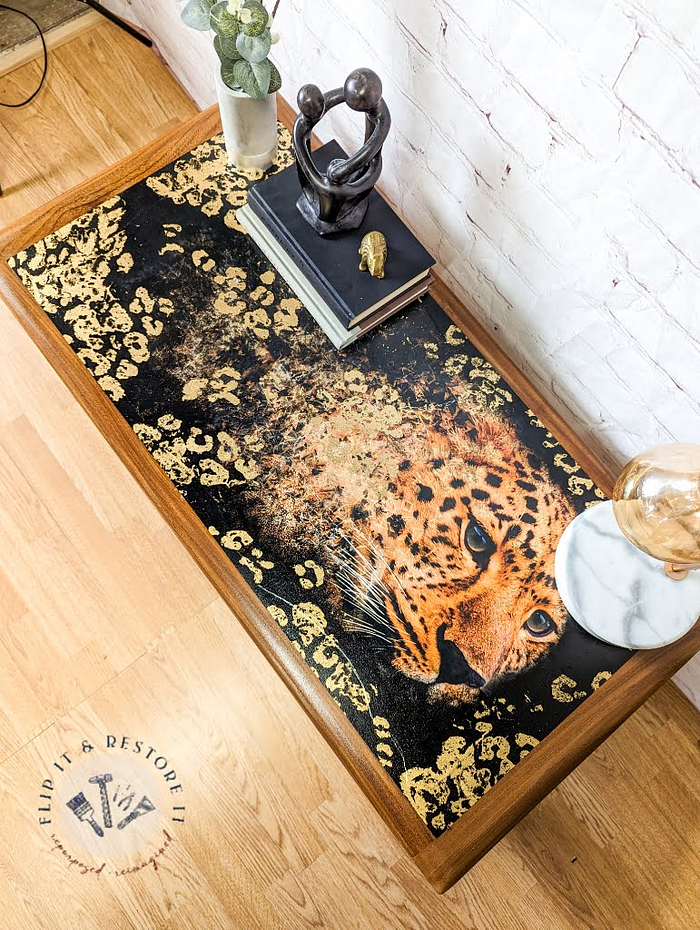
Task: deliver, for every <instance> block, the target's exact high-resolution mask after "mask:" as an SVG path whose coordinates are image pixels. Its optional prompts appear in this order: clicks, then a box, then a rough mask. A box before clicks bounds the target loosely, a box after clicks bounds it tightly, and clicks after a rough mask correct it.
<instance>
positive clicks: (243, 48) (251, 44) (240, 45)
mask: <svg viewBox="0 0 700 930" xmlns="http://www.w3.org/2000/svg"><path fill="white" fill-rule="evenodd" d="M236 48H237V49H238V51H239V52H240V54H241V56H242V57H243V58H245V60H246V61H249V62H250V63H251V64H255V63H257V62H259V61H264V60H265V59H266V58H267V56H268V55H269V54H270V49H271V48H272V35H271V33H270V30H269V29H266V30H265V31H264V32H263V33H262V34H261V35H259V36H247V35H246V34H245V33H243V32H241V33H239V34H238V38H237V39H236Z"/></svg>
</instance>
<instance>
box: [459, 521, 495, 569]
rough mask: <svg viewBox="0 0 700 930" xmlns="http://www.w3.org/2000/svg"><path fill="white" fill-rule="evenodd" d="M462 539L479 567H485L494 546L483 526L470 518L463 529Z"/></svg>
mask: <svg viewBox="0 0 700 930" xmlns="http://www.w3.org/2000/svg"><path fill="white" fill-rule="evenodd" d="M463 539H464V545H465V546H466V547H467V549H468V550H469V551H470V552H471V554H472V556H473V558H474V561H475V562H476V564H477V565H478V566H479V568H485V567H486V565H487V563H488V560H489V559H490V558H491V553H492V552H493V551H494V549H495V548H496V547H495V545H494V542H493V540H492V539H491V537H490V536H489V534H488V533H487V532H486V530H485V529H484V528H483V526H481V524H480V523H477V522H476V520H474V519H473V518H472V519H471V520H470V521H469V523H468V524H467V526H466V529H465V530H464V536H463Z"/></svg>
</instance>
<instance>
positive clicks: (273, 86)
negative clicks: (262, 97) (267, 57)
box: [267, 62, 282, 94]
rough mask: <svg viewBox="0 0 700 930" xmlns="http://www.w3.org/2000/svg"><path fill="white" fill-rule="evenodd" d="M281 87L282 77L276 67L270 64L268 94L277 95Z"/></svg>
mask: <svg viewBox="0 0 700 930" xmlns="http://www.w3.org/2000/svg"><path fill="white" fill-rule="evenodd" d="M281 86H282V75H281V74H280V73H279V71H278V70H277V68H276V67H275V65H273V63H272V62H270V86H269V87H268V89H267V92H268V94H276V93H277V91H278V90H279V89H280V87H281Z"/></svg>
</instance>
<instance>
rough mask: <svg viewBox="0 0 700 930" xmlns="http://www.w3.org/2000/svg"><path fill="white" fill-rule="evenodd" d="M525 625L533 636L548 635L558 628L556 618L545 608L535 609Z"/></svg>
mask: <svg viewBox="0 0 700 930" xmlns="http://www.w3.org/2000/svg"><path fill="white" fill-rule="evenodd" d="M524 625H525V629H526V630H527V631H528V633H529V634H530V635H531V636H547V635H548V634H549V633H552V632H554V630H556V626H555V624H554V620H552V618H551V617H550V616H549V614H548V613H546V612H545V611H544V610H535V611H534V612H533V613H531V614H530V616H529V617H528V618H527V620H526V621H525V624H524Z"/></svg>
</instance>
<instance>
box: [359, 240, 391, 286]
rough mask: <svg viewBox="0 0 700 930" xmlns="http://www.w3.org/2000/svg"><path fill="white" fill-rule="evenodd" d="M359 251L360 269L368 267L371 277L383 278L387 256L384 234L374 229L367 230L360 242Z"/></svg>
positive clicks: (363, 269) (364, 269) (365, 269)
mask: <svg viewBox="0 0 700 930" xmlns="http://www.w3.org/2000/svg"><path fill="white" fill-rule="evenodd" d="M359 253H360V255H361V256H362V261H361V262H360V271H367V270H368V269H369V273H370V274H371V275H372V277H373V278H383V277H384V263H385V262H386V256H387V247H386V239H385V238H384V234H383V233H380V232H376V231H375V232H368V233H367V235H366V236H365V237H364V238H363V240H362V242H361V243H360V248H359Z"/></svg>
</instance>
